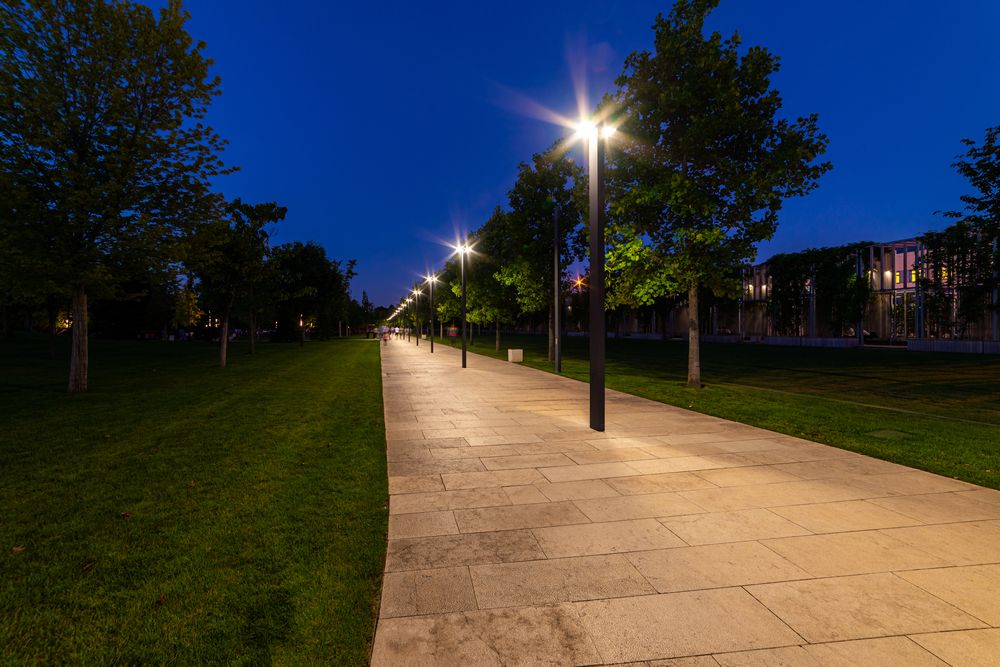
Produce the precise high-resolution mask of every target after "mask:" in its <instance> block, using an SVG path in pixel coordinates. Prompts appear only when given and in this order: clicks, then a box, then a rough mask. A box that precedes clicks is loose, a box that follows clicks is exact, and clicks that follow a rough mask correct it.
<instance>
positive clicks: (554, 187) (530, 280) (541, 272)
mask: <svg viewBox="0 0 1000 667" xmlns="http://www.w3.org/2000/svg"><path fill="white" fill-rule="evenodd" d="M583 180H584V179H583V178H582V170H581V169H580V167H579V166H578V165H577V164H576V163H575V162H573V160H571V159H570V158H569V157H568V156H567V155H566V154H565V153H564V152H563V151H562V150H561V149H560V147H559V146H558V145H557V146H556V147H553V148H551V149H549V150H548V151H546V152H544V153H538V154H536V155H534V156H532V158H531V163H530V164H528V163H523V162H522V163H521V164H520V166H519V167H518V174H517V181H516V182H515V183H514V187H513V188H512V189H511V190H510V192H509V193H508V201H509V203H510V212H509V214H508V216H509V217H508V218H507V219H506V223H507V224H506V229H507V234H506V236H505V238H504V241H505V242H504V244H503V245H502V247H498V248H497V249H496V250H495V255H494V258H495V259H496V261H498V262H499V264H500V269H499V271H497V274H496V275H497V279H498V280H499V281H500V282H501V283H503V284H504V285H506V286H508V287H512V288H514V290H515V293H516V298H517V303H518V305H519V307H520V309H521V312H525V313H531V312H536V311H540V310H547V311H548V317H549V359H552V358H553V357H554V354H555V320H554V311H553V301H554V298H553V296H554V295H553V291H552V290H553V276H552V258H553V247H552V244H553V234H552V218H553V214H554V209H555V208H558V209H559V247H560V264H561V265H562V266H563V267H565V266H566V264H567V263H568V261H569V260H571V259H572V258H573V255H572V249H571V247H570V243H569V241H570V239H572V238H573V235H574V234H575V231H576V228H577V227H578V226H579V224H580V222H581V215H580V211H581V209H582V208H583V207H582V206H580V204H579V202H580V198H581V196H582V195H581V190H580V187H581V186H582V184H583Z"/></svg>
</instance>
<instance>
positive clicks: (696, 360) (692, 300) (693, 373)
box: [687, 284, 701, 389]
mask: <svg viewBox="0 0 1000 667" xmlns="http://www.w3.org/2000/svg"><path fill="white" fill-rule="evenodd" d="M700 340H701V339H700V333H699V331H698V285H697V284H694V285H692V286H691V287H688V381H687V386H688V387H691V388H692V389H701V348H700V347H699V343H700Z"/></svg>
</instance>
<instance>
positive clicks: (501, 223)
mask: <svg viewBox="0 0 1000 667" xmlns="http://www.w3.org/2000/svg"><path fill="white" fill-rule="evenodd" d="M510 224H511V220H510V215H509V214H508V213H505V212H504V211H503V209H501V208H500V207H499V206H498V207H497V208H496V209H495V210H494V211H493V214H492V215H491V216H490V217H489V219H488V220H487V221H486V222H485V223H483V226H482V227H480V228H479V229H478V230H477V231H476V232H475V233H474V234H473V239H474V243H475V248H476V254H475V256H473V257H472V261H470V262H469V263H468V264H467V265H466V269H467V270H468V271H469V275H468V286H467V287H468V294H467V296H468V303H469V321H470V322H475V323H477V324H480V325H483V324H485V325H487V326H489V325H490V324H492V325H494V327H495V333H496V338H495V341H494V345H495V347H496V349H497V350H498V351H499V349H500V326H501V325H502V324H505V323H510V322H513V321H514V320H515V319H516V317H517V311H518V303H517V298H516V292H515V289H514V287H512V286H511V285H509V284H507V283H505V282H503V281H502V280H500V277H499V276H500V272H501V271H502V266H501V264H500V261H501V258H502V257H503V256H504V253H505V252H506V250H505V248H506V245H507V241H508V240H509V238H510V232H511V230H510ZM459 293H461V286H459Z"/></svg>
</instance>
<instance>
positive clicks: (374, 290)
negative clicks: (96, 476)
mask: <svg viewBox="0 0 1000 667" xmlns="http://www.w3.org/2000/svg"><path fill="white" fill-rule="evenodd" d="M153 4H161V3H158V2H153ZM186 6H187V8H188V10H189V11H190V12H191V14H192V16H193V18H192V21H191V22H190V23H189V24H188V30H189V32H191V33H192V35H193V36H194V37H195V38H196V39H201V40H204V41H205V42H207V43H208V48H207V51H206V52H207V53H208V55H209V56H210V57H212V58H213V59H214V60H215V61H216V65H215V72H216V73H217V74H219V75H220V76H221V77H222V90H223V94H222V96H221V97H219V98H218V99H217V100H216V101H215V102H214V104H213V106H212V110H211V112H210V116H209V121H210V122H211V123H212V124H213V125H214V127H215V128H216V129H217V130H218V131H219V132H220V134H222V136H224V137H225V138H227V139H228V140H229V141H230V142H231V144H230V146H229V147H228V148H227V151H226V160H227V162H228V163H230V164H234V165H239V166H240V167H241V169H242V170H241V171H240V172H239V173H237V174H234V175H231V176H227V177H225V178H224V179H220V181H219V182H218V183H217V187H218V189H219V190H220V191H222V192H223V193H224V194H225V195H226V196H227V197H237V196H239V197H242V198H243V199H244V200H248V201H270V200H277V201H278V202H279V203H281V204H283V205H286V206H288V209H289V212H288V217H287V219H286V220H285V221H284V222H283V223H281V224H280V225H279V226H278V228H277V229H276V234H275V242H277V243H282V242H286V241H292V240H302V241H306V240H315V241H318V242H320V243H322V244H323V245H324V246H325V247H326V248H327V252H328V254H329V255H330V256H332V257H334V258H338V259H349V258H353V259H357V260H358V267H357V270H358V276H357V277H356V278H355V281H354V285H353V293H354V296H355V297H356V298H358V299H360V298H361V292H362V290H367V292H368V295H369V297H370V298H371V299H372V300H373V301H374V302H375V303H376V304H388V303H391V302H395V300H396V299H397V297H398V296H400V295H401V294H402V293H403V291H404V289H405V288H406V286H407V285H408V284H410V283H411V282H413V281H414V280H415V279H416V277H417V274H418V273H421V272H423V271H425V270H426V269H430V268H436V267H438V266H440V265H441V264H442V263H443V261H444V259H445V258H446V256H447V254H448V249H447V248H446V247H445V246H444V245H442V242H443V241H448V240H453V239H455V238H456V235H457V232H458V231H459V230H461V231H469V230H472V229H475V228H476V227H478V226H479V225H480V224H481V223H482V222H483V221H484V220H485V219H486V217H487V216H488V215H489V213H490V211H491V210H492V209H493V208H494V207H495V206H496V205H497V204H501V203H505V201H506V192H507V190H508V189H509V188H510V186H511V185H512V184H513V179H514V176H515V174H516V171H517V165H518V163H519V162H520V161H523V160H527V159H529V158H530V156H531V155H532V154H533V153H536V152H539V151H542V150H544V149H545V148H547V147H548V146H549V145H550V144H551V143H552V142H553V141H554V140H555V139H556V138H557V137H559V136H562V135H563V134H565V133H566V132H567V130H565V129H564V128H561V127H559V126H556V125H553V124H550V123H548V122H546V121H545V120H542V119H540V118H538V117H537V116H538V114H537V113H536V111H537V108H536V106H537V105H540V106H542V107H545V108H548V109H551V110H553V111H556V112H558V113H561V114H565V115H567V116H575V115H576V109H577V101H576V100H577V91H576V88H575V87H574V73H576V74H577V76H576V79H578V80H585V81H586V85H587V91H586V93H585V94H586V95H589V99H590V100H591V102H593V101H596V100H597V99H598V98H599V97H600V95H601V94H602V93H604V92H607V91H610V90H612V88H613V80H614V78H615V76H617V75H618V74H619V73H620V72H621V69H622V64H623V61H624V59H625V57H626V56H627V55H628V54H629V53H630V52H631V51H633V50H645V49H651V47H652V36H653V33H652V30H651V29H650V27H651V25H652V23H653V20H654V17H655V16H656V14H657V13H658V12H661V11H662V12H664V13H666V12H668V11H669V9H670V6H671V5H670V3H668V2H644V1H639V0H630V1H628V2H608V1H606V0H605V1H599V2H592V3H588V2H579V1H578V2H562V1H550V0H534V1H532V2H520V1H517V2H514V1H510V0H505V1H504V2H489V3H487V2H476V1H472V0H466V1H465V2H430V1H428V2H412V1H410V2H371V3H368V2H346V1H345V2H341V1H329V2H327V1H325V0H311V1H305V0H286V1H285V2H275V1H274V0H188V1H187V2H186ZM709 25H710V28H712V29H717V30H720V31H722V32H723V34H724V35H728V34H730V33H731V32H732V31H734V30H738V31H739V32H740V34H741V35H742V37H743V42H744V45H757V44H759V45H762V46H765V47H767V48H768V49H770V50H771V51H772V52H773V53H775V54H777V55H778V56H780V57H781V61H782V69H781V71H780V72H779V74H778V75H777V76H776V77H775V79H774V84H775V86H776V88H777V89H778V90H780V91H781V93H782V94H783V97H784V101H785V114H786V115H787V116H789V117H794V116H798V115H803V114H807V113H811V112H816V113H818V114H819V118H820V122H819V125H820V128H821V130H822V131H823V132H825V133H826V134H827V135H828V136H829V137H830V148H829V150H828V152H827V155H826V159H829V160H830V161H831V162H832V163H833V167H834V168H833V171H831V172H830V173H828V174H826V175H825V176H824V177H823V178H822V179H821V182H820V187H819V189H818V190H816V191H815V192H814V193H812V194H811V195H809V196H808V197H805V198H802V199H796V200H791V201H789V202H788V203H787V204H786V206H785V207H784V209H783V212H782V215H781V222H780V225H779V228H778V232H777V235H776V236H775V237H774V239H773V241H771V242H769V243H766V244H764V245H763V246H762V247H761V249H760V254H759V256H758V259H759V260H763V259H766V258H767V257H768V256H769V255H771V254H774V253H775V252H785V251H794V250H799V249H802V248H805V247H809V246H813V247H815V246H820V245H834V244H840V243H846V242H850V241H856V240H873V241H888V240H895V239H899V238H904V237H908V236H911V235H914V234H918V233H920V232H923V231H925V230H928V229H935V228H941V227H943V226H945V225H946V224H947V221H946V220H945V219H943V218H941V217H940V216H935V215H933V212H934V211H935V210H940V209H953V208H957V207H958V206H959V205H960V202H959V201H958V197H959V196H960V195H961V194H963V193H964V192H966V191H967V185H966V183H965V181H964V180H963V179H962V178H961V177H959V176H958V175H957V174H956V173H955V172H954V170H953V169H952V168H951V166H950V165H951V163H952V162H953V160H954V157H955V155H957V154H958V153H960V152H961V151H962V145H961V143H960V139H961V138H962V137H970V138H974V139H976V140H981V139H982V136H983V131H984V130H985V128H986V127H988V126H991V125H997V124H1000V49H998V48H997V34H998V28H1000V2H996V0H963V1H961V2H950V3H942V2H938V1H930V0H910V1H904V0H879V1H878V2H871V1H866V0H836V1H834V0H827V1H816V2H802V1H801V0H753V1H750V0H723V2H722V5H721V6H720V7H719V9H718V10H716V11H715V13H713V15H712V17H711V20H710V24H709ZM577 88H578V87H577ZM577 157H578V159H581V160H582V155H579V153H578V155H577Z"/></svg>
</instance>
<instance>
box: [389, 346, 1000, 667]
mask: <svg viewBox="0 0 1000 667" xmlns="http://www.w3.org/2000/svg"><path fill="white" fill-rule="evenodd" d="M380 347H381V350H382V383H383V397H384V404H385V419H386V452H387V457H388V461H389V492H390V503H389V512H390V516H389V546H388V553H387V556H386V567H385V572H386V574H385V578H384V581H383V590H382V599H381V607H380V614H379V624H378V628H377V632H376V636H375V642H374V649H373V654H372V664H374V665H378V666H382V665H545V664H551V665H596V664H628V665H637V666H638V665H644V666H659V667H666V666H672V667H721V666H729V665H733V666H737V665H740V666H742V665H772V666H773V665H796V666H797V665H805V666H810V665H819V666H830V667H832V666H844V665H905V666H906V667H920V666H923V665H927V666H931V665H936V666H940V665H955V666H958V665H1000V492H997V491H995V490H992V489H983V488H981V487H977V486H975V485H972V484H966V483H965V482H959V481H957V480H952V479H948V478H945V477H940V476H937V475H932V474H930V473H926V472H922V471H917V470H913V469H910V468H906V467H904V466H899V465H896V464H893V463H888V462H885V461H879V460H876V459H872V458H869V457H866V456H862V455H859V454H855V453H852V452H847V451H844V450H840V449H837V448H834V447H828V446H826V445H821V444H817V443H813V442H809V441H806V440H802V439H799V438H793V437H789V436H786V435H782V434H778V433H772V432H769V431H766V430H764V429H759V428H755V427H751V426H747V425H744V424H738V423H735V422H730V421H727V420H723V419H719V418H717V417H710V416H707V415H701V414H698V413H694V412H690V411H687V410H683V409H681V408H676V407H672V406H666V405H662V404H659V403H655V402H652V401H648V400H645V399H642V398H638V397H635V396H629V395H626V394H621V393H619V392H615V391H608V392H607V395H606V397H607V430H606V431H604V432H602V433H598V432H595V431H592V430H590V429H589V428H588V417H587V407H588V406H587V398H588V392H587V388H586V385H584V384H581V383H579V382H576V381H574V380H570V379H568V378H563V377H559V376H555V375H552V374H549V373H543V372H540V371H536V370H533V369H529V368H525V367H523V366H520V365H517V364H509V363H505V362H501V361H497V360H494V359H489V358H486V357H480V356H478V355H474V354H470V355H469V367H468V368H466V369H462V368H461V367H460V357H459V353H458V352H457V351H456V350H454V349H452V348H450V347H449V346H440V345H439V346H436V347H435V352H434V354H433V355H431V354H430V350H429V346H427V345H426V344H424V345H421V346H419V348H418V347H416V346H415V345H413V344H412V342H411V343H407V342H405V341H399V340H393V341H390V342H389V344H388V345H382V346H380Z"/></svg>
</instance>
